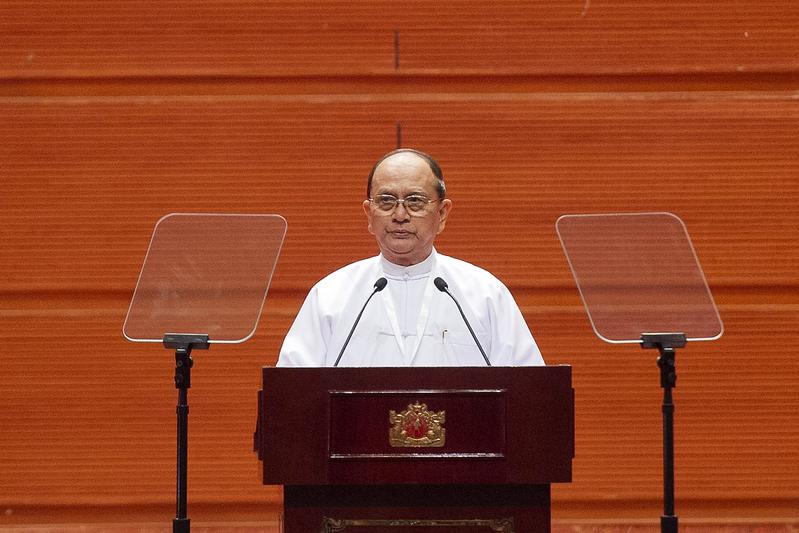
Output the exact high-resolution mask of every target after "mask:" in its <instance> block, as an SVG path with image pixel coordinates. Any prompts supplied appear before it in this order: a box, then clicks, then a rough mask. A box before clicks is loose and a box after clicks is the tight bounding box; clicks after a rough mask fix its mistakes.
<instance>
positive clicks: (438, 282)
mask: <svg viewBox="0 0 799 533" xmlns="http://www.w3.org/2000/svg"><path fill="white" fill-rule="evenodd" d="M433 284H434V285H435V286H436V289H438V290H440V291H441V292H445V293H447V294H449V297H450V298H452V301H453V302H455V305H457V306H458V311H460V312H461V316H462V317H463V321H464V322H465V323H466V327H467V328H469V333H471V334H472V338H473V339H474V342H475V344H477V347H478V348H479V349H480V353H481V354H482V355H483V359H485V361H486V365H487V366H491V361H489V360H488V356H487V355H486V353H485V350H483V347H482V346H481V345H480V341H478V340H477V335H475V334H474V330H473V329H472V326H471V324H469V321H468V320H466V315H465V314H463V309H461V304H459V303H458V300H456V299H455V297H454V296H452V293H451V292H449V289H448V288H447V287H449V286H448V285H447V282H446V281H444V280H443V279H441V278H436V279H434V280H433Z"/></svg>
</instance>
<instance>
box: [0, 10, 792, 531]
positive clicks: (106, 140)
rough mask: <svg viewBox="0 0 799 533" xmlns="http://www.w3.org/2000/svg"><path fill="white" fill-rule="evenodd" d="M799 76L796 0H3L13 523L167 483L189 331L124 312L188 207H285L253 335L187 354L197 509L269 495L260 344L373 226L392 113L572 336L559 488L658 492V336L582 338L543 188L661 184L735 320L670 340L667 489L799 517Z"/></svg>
mask: <svg viewBox="0 0 799 533" xmlns="http://www.w3.org/2000/svg"><path fill="white" fill-rule="evenodd" d="M797 89H799V4H797V3H796V2H795V1H793V0H773V1H767V2H764V1H753V0H749V1H727V2H717V1H710V0H695V1H675V2H640V1H637V0H636V1H632V0H629V1H613V2H611V1H601V0H585V1H548V2H535V1H510V0H507V1H496V2H477V1H473V2H469V1H450V2H421V1H411V2H391V1H375V2H338V1H332V0H330V1H318V2H312V1H303V2H292V1H284V2H277V1H272V2H244V1H241V2H237V1H221V0H216V1H207V2H203V3H199V2H187V1H185V2H184V1H162V2H157V1H130V2H124V3H122V2H98V1H89V0H83V1H73V2H63V1H59V2H55V1H45V0H39V1H20V0H5V2H3V3H2V4H0V351H2V355H0V523H13V522H25V521H28V522H31V521H47V520H52V521H58V520H63V519H64V517H66V516H71V515H81V516H86V517H89V518H90V519H91V518H94V517H97V518H98V519H99V517H103V516H104V517H108V516H114V517H119V516H122V515H123V514H124V515H125V516H129V517H132V519H136V518H137V517H143V516H161V515H164V516H168V515H169V513H170V512H171V505H172V502H173V501H174V427H173V426H174V418H175V410H174V405H175V399H176V393H175V389H174V386H173V382H172V373H173V368H174V360H173V357H172V355H173V354H172V353H170V352H169V351H167V350H164V349H163V348H161V347H159V346H157V345H152V346H151V345H141V344H131V343H128V342H126V341H125V340H124V339H123V338H122V335H121V327H122V322H123V320H124V316H125V312H126V310H127V304H128V302H129V299H130V297H131V294H132V291H133V287H134V285H135V283H136V279H137V273H138V270H139V268H140V266H141V262H142V259H143V257H144V253H145V251H146V248H147V245H148V241H149V236H150V233H151V231H152V228H153V226H154V224H155V222H156V221H157V220H158V219H159V218H160V217H161V216H162V215H164V214H166V213H170V212H238V213H280V214H282V215H283V216H284V217H285V218H286V219H287V220H288V224H289V230H288V234H287V237H286V242H285V247H284V251H283V254H282V256H281V259H280V262H279V264H278V267H277V271H276V273H275V277H274V279H273V284H272V288H271V290H270V293H269V300H268V301H267V305H266V307H265V310H264V312H263V315H262V317H261V324H260V326H259V329H258V331H257V333H256V336H255V337H254V339H253V340H251V341H250V342H248V343H246V344H244V345H241V346H237V347H214V348H213V349H211V350H210V351H208V352H198V353H196V354H195V370H194V373H193V374H194V375H193V387H192V389H191V391H190V394H189V403H190V405H191V417H190V424H189V431H190V444H189V453H190V462H189V468H190V471H189V502H190V513H189V514H190V516H191V517H192V518H193V519H195V520H196V519H198V518H199V519H201V520H203V519H204V520H215V519H218V518H219V517H221V516H223V515H226V516H227V515H229V516H236V517H242V516H250V517H255V518H256V519H257V518H260V517H264V516H268V515H269V514H270V513H274V512H275V510H276V509H278V506H279V505H280V501H281V500H280V498H281V493H280V491H279V489H277V488H269V487H263V486H262V485H261V484H260V474H259V464H258V462H257V460H256V458H255V457H254V456H253V454H252V453H251V452H250V450H251V445H252V443H251V434H252V430H253V428H254V421H255V408H256V402H255V399H256V396H255V393H256V390H257V389H258V388H259V378H260V372H259V370H260V367H261V366H262V365H272V364H274V362H275V359H276V354H277V351H278V349H279V346H280V342H281V339H282V337H283V335H284V334H285V332H286V330H287V329H288V327H289V325H290V323H291V320H292V318H293V316H294V314H295V313H296V311H297V310H298V309H299V306H300V304H301V302H302V298H303V297H304V295H305V292H306V291H307V289H308V288H309V287H310V286H311V285H312V284H313V283H314V282H315V281H316V280H318V279H319V278H321V277H322V276H323V275H325V274H326V273H328V272H329V271H331V270H333V269H335V268H337V267H338V266H341V265H343V264H345V263H348V262H350V261H353V260H355V259H359V258H362V257H365V256H368V255H371V254H374V253H375V251H376V246H375V244H374V242H373V241H372V240H371V239H370V237H369V236H368V234H367V232H366V230H365V223H364V220H363V215H362V213H361V209H360V202H361V199H362V197H363V194H364V179H365V176H366V173H367V172H368V170H369V167H370V166H371V163H372V162H373V161H374V160H375V159H376V158H377V157H378V156H379V155H381V154H382V153H384V152H386V151H388V150H390V149H392V148H394V147H395V146H396V145H397V142H398V140H399V141H400V142H401V144H402V145H405V146H413V147H418V148H421V149H423V150H426V151H429V152H430V153H432V154H434V155H435V156H436V157H437V158H438V159H439V161H440V163H441V164H442V167H443V168H444V172H445V176H446V177H447V180H448V181H447V184H448V191H449V192H450V195H451V197H452V199H453V201H454V203H455V210H454V211H453V213H452V216H451V219H450V224H449V225H448V227H447V231H446V232H445V233H444V234H443V235H442V237H441V239H440V241H439V243H438V248H439V250H440V251H441V252H443V253H446V254H448V255H454V256H457V257H461V258H463V259H466V260H469V261H472V262H475V263H477V264H479V265H481V266H483V267H485V268H487V269H489V270H491V271H493V272H494V273H495V274H496V275H497V276H498V277H500V278H501V279H503V280H504V281H505V282H506V283H507V284H508V286H509V287H510V288H511V290H512V292H513V293H514V295H515V296H516V298H517V300H518V301H519V304H520V306H521V307H522V310H523V312H524V314H525V317H526V319H527V321H528V324H529V325H530V327H531V329H532V330H533V332H534V334H535V335H536V338H537V340H538V342H539V345H540V347H541V349H542V351H543V353H544V356H545V358H546V360H547V362H548V363H550V364H558V363H568V364H571V365H573V370H574V386H575V389H576V392H577V415H576V416H577V420H576V431H577V435H576V438H577V457H576V458H575V462H574V482H573V483H572V484H570V485H565V486H557V487H556V488H555V489H554V496H553V498H554V503H553V507H554V515H555V517H602V516H607V517H617V516H622V515H624V516H640V517H654V516H657V515H659V499H660V496H661V488H660V487H661V479H660V473H661V463H660V460H661V459H660V446H661V429H660V394H661V391H660V388H659V382H658V371H657V367H656V365H655V354H653V353H649V351H646V352H645V351H642V350H640V349H639V348H635V347H616V346H609V345H605V344H603V343H601V342H600V341H599V340H598V339H597V338H596V337H594V335H593V334H592V332H591V329H590V325H589V323H588V320H587V318H586V316H585V314H584V311H583V309H582V306H581V303H580V300H579V297H578V295H577V291H576V289H575V287H574V285H573V282H572V280H571V277H570V274H569V271H568V266H567V264H566V261H565V258H564V256H563V254H562V252H561V249H560V246H559V244H558V240H557V237H556V234H555V231H554V222H555V219H556V218H557V217H558V216H559V215H561V214H564V213H585V212H618V211H671V212H673V213H676V214H677V215H679V216H680V217H682V218H683V220H684V221H685V222H686V224H687V227H688V230H689V232H690V233H691V236H692V238H693V241H694V246H695V248H696V250H697V253H698V256H699V258H700V261H701V262H702V265H703V267H704V269H705V274H706V276H707V279H708V282H709V283H710V285H711V288H712V290H713V293H714V295H715V297H716V300H717V302H718V305H719V309H720V313H721V316H722V319H723V320H724V322H725V327H726V332H725V335H724V337H723V338H722V339H721V340H719V341H716V342H712V343H696V344H692V345H690V346H689V347H687V348H686V349H684V350H681V351H679V352H678V354H677V364H678V375H679V380H678V386H677V389H676V391H675V400H676V404H677V413H676V485H677V496H678V513H679V514H680V516H681V517H689V518H690V517H698V518H703V517H708V518H714V517H715V518H718V517H776V516H779V517H792V518H796V517H797V516H799V505H798V504H797V502H798V501H799V395H798V394H797V383H799V353H797V348H796V339H797V336H799V298H798V296H799V287H798V280H797V271H798V270H799V267H797V265H798V264H799V251H797V237H796V235H797V223H796V217H797V211H798V209H797V208H799V192H798V191H797V189H798V188H799V187H797V185H799V179H798V175H797V163H799V136H798V135H797V132H798V130H797V125H798V124H799V92H798V91H797ZM120 513H121V514H120ZM159 513H160V514H159Z"/></svg>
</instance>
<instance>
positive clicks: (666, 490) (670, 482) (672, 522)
mask: <svg viewBox="0 0 799 533" xmlns="http://www.w3.org/2000/svg"><path fill="white" fill-rule="evenodd" d="M641 340H642V341H643V342H642V344H641V347H642V348H657V350H658V352H660V357H658V367H659V368H660V386H661V387H662V388H663V515H662V516H661V517H660V531H661V533H677V515H675V514H674V402H673V401H672V396H671V390H672V389H673V388H674V387H675V386H676V385H677V368H676V366H675V361H674V356H675V348H682V347H683V346H685V343H686V339H685V335H684V334H682V333H644V334H642V335H641Z"/></svg>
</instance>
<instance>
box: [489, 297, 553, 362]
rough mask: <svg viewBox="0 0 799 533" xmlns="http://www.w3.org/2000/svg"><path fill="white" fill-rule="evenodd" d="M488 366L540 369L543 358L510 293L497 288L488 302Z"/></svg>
mask: <svg viewBox="0 0 799 533" xmlns="http://www.w3.org/2000/svg"><path fill="white" fill-rule="evenodd" d="M492 307H493V309H492V310H491V314H492V315H493V316H491V339H492V341H491V354H490V357H489V358H490V359H491V364H493V365H496V366H544V365H545V364H546V363H544V358H543V357H542V356H541V351H540V350H539V349H538V345H537V344H536V342H535V339H534V338H533V334H532V333H530V328H528V327H527V323H526V322H525V320H524V316H523V315H522V312H521V310H520V309H519V306H518V305H517V304H516V301H515V300H514V299H513V296H512V295H511V293H510V291H509V290H508V289H507V287H505V286H504V285H501V287H500V290H499V292H498V294H497V295H496V296H495V298H494V299H493V301H492Z"/></svg>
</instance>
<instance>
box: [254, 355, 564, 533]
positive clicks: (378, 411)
mask: <svg viewBox="0 0 799 533" xmlns="http://www.w3.org/2000/svg"><path fill="white" fill-rule="evenodd" d="M255 447H256V449H257V451H258V456H259V458H260V459H261V460H262V461H263V482H264V484H267V485H284V486H285V488H284V531H285V532H286V533H317V532H322V533H327V532H346V533H382V532H388V533H427V532H430V533H450V532H451V533H455V532H458V533H466V532H469V533H483V532H486V533H489V532H493V533H496V532H503V533H532V532H545V531H549V530H550V522H551V520H550V483H561V482H569V481H571V462H572V458H573V457H574V391H573V390H572V387H571V367H569V366H552V367H491V368H481V367H424V368H413V367H412V368H264V369H263V390H262V391H260V392H259V413H258V429H257V431H256V435H255Z"/></svg>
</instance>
